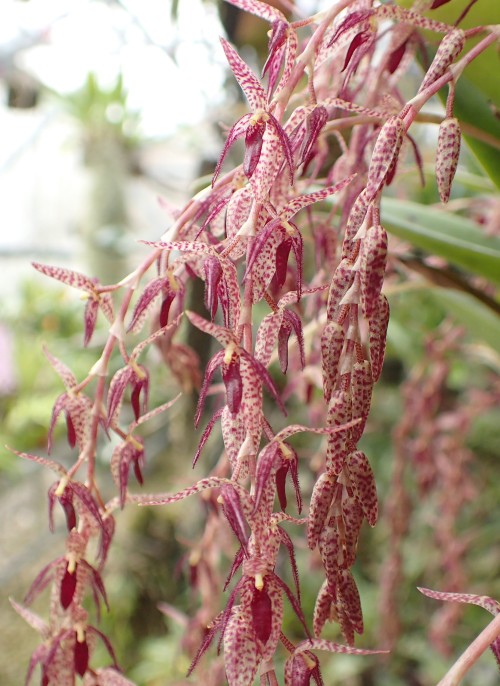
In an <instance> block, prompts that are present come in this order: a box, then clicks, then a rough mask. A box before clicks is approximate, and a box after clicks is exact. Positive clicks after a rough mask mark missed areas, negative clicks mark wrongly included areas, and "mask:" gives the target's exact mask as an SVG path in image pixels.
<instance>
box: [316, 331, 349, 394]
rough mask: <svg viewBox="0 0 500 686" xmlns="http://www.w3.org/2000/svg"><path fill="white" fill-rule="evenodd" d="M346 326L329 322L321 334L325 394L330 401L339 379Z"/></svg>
mask: <svg viewBox="0 0 500 686" xmlns="http://www.w3.org/2000/svg"><path fill="white" fill-rule="evenodd" d="M344 340H345V332H344V327H343V326H341V325H340V324H338V323H337V322H332V321H330V322H327V323H326V326H325V328H324V329H323V333H322V334H321V362H322V368H323V395H324V396H325V400H326V402H329V401H330V398H331V396H332V391H333V390H334V388H335V383H336V381H337V371H338V366H339V360H340V355H341V353H342V349H343V346H344Z"/></svg>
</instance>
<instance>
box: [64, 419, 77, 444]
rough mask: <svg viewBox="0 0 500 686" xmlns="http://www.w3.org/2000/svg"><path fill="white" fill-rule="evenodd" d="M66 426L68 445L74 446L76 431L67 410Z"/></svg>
mask: <svg viewBox="0 0 500 686" xmlns="http://www.w3.org/2000/svg"><path fill="white" fill-rule="evenodd" d="M66 428H67V436H68V443H69V446H70V448H74V447H75V445H76V431H75V425H74V424H73V420H72V419H71V415H70V414H69V413H68V412H66Z"/></svg>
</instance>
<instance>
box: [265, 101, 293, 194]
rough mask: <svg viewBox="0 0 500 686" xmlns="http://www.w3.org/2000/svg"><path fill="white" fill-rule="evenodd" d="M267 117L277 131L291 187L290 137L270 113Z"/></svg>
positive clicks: (291, 154) (291, 158)
mask: <svg viewBox="0 0 500 686" xmlns="http://www.w3.org/2000/svg"><path fill="white" fill-rule="evenodd" d="M267 116H268V117H269V119H268V123H269V124H270V125H271V126H272V127H273V129H274V130H275V131H276V133H277V134H278V138H279V141H280V144H281V148H282V150H283V152H284V154H285V160H286V163H287V166H288V173H289V176H290V186H291V185H292V184H293V152H292V146H291V145H290V141H289V139H288V136H287V135H286V133H285V130H284V129H283V127H282V126H281V124H280V123H279V122H278V120H277V119H276V118H275V117H274V116H273V115H272V114H270V113H269V112H268V113H267Z"/></svg>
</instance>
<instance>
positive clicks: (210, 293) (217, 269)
mask: <svg viewBox="0 0 500 686" xmlns="http://www.w3.org/2000/svg"><path fill="white" fill-rule="evenodd" d="M203 271H204V272H205V307H206V308H207V310H208V311H209V312H210V316H211V317H212V319H213V318H214V317H215V315H216V312H217V306H218V304H219V301H218V297H217V290H218V287H219V283H220V280H221V277H222V267H221V266H220V262H219V260H218V259H217V258H216V257H214V256H212V255H210V256H209V257H207V258H206V260H205V261H204V263H203Z"/></svg>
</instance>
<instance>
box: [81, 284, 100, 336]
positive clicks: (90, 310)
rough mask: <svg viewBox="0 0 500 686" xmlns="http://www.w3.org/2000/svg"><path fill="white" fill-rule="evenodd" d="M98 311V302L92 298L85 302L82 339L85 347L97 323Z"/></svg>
mask: <svg viewBox="0 0 500 686" xmlns="http://www.w3.org/2000/svg"><path fill="white" fill-rule="evenodd" d="M98 310H99V301H98V300H97V299H95V298H93V297H92V296H90V298H89V299H88V300H87V304H86V305H85V315H84V316H85V336H84V339H83V345H84V346H85V347H87V345H88V344H89V343H90V339H91V338H92V335H93V333H94V330H95V325H96V322H97V312H98Z"/></svg>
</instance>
